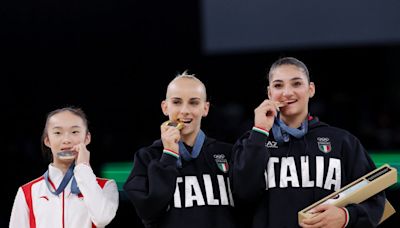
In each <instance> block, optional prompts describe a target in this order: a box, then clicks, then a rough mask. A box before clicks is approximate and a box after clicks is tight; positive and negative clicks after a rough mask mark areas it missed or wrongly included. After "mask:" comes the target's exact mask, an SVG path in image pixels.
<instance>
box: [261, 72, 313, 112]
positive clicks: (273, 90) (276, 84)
mask: <svg viewBox="0 0 400 228" xmlns="http://www.w3.org/2000/svg"><path fill="white" fill-rule="evenodd" d="M314 93H315V86H314V83H312V82H309V80H308V77H307V75H306V74H305V72H304V70H303V69H301V68H299V67H297V66H295V65H290V64H284V65H280V66H278V67H276V68H274V69H273V70H272V71H271V72H270V85H269V86H268V97H269V99H271V100H274V101H278V102H281V103H283V104H286V105H285V106H284V107H282V108H280V111H281V117H282V118H283V119H285V118H287V119H294V118H295V119H297V118H302V119H304V118H305V117H306V116H307V114H308V102H309V99H310V97H312V96H314Z"/></svg>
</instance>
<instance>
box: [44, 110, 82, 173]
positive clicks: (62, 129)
mask: <svg viewBox="0 0 400 228" xmlns="http://www.w3.org/2000/svg"><path fill="white" fill-rule="evenodd" d="M79 143H84V144H85V145H88V144H89V143H90V133H89V132H88V130H87V126H86V124H85V122H84V121H83V119H82V118H81V117H80V116H77V115H75V114H74V113H72V112H70V111H62V112H58V113H56V114H54V115H52V116H51V117H50V118H49V119H48V121H47V125H46V129H45V137H44V144H45V145H46V146H47V147H48V148H50V149H51V152H52V154H53V161H54V164H55V165H57V164H61V163H71V162H72V160H62V159H59V158H58V156H57V153H59V152H61V151H68V150H71V148H72V147H73V146H75V145H77V144H79Z"/></svg>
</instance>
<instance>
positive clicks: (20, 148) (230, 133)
mask: <svg viewBox="0 0 400 228" xmlns="http://www.w3.org/2000/svg"><path fill="white" fill-rule="evenodd" d="M216 1H217V0H216ZM232 2H235V4H231V3H230V2H229V1H223V0H220V1H218V4H216V5H212V4H210V1H206V0H204V1H200V0H190V1H174V2H171V1H136V0H132V1H125V0H124V1H122V0H120V1H106V0H97V1H94V0H86V1H76V0H72V1H59V0H55V1H54V0H52V1H49V0H41V1H28V0H13V1H2V2H1V3H0V6H1V8H0V10H1V11H0V26H1V27H0V48H1V49H0V57H1V60H0V100H1V106H0V107H1V119H2V133H1V141H0V142H1V145H2V153H3V157H2V158H3V159H2V163H3V164H2V165H1V169H2V173H3V178H4V179H5V180H4V181H3V184H2V189H3V190H2V192H3V193H2V194H3V196H4V197H3V202H2V206H1V207H0V210H1V213H0V216H1V218H0V227H7V226H8V221H9V216H10V213H11V207H12V203H13V199H14V197H15V194H16V192H17V188H18V187H19V186H20V185H22V184H24V183H26V182H28V181H30V180H32V179H34V178H36V177H38V176H40V175H42V174H43V172H44V171H45V170H46V167H47V164H48V161H46V160H44V159H43V158H42V156H41V152H40V135H41V132H42V129H43V126H44V122H45V116H46V114H47V113H48V112H49V111H51V110H53V109H56V108H60V107H62V106H65V105H75V106H79V107H82V108H83V109H84V110H85V111H86V113H87V115H88V117H89V121H90V129H91V132H92V143H91V145H90V146H89V150H90V151H91V152H92V158H91V163H92V166H93V168H94V169H95V172H96V173H97V174H99V173H100V170H101V167H102V165H103V164H105V163H107V162H120V161H132V158H133V154H134V152H135V151H136V150H137V149H138V148H140V147H141V146H145V145H148V144H150V143H151V142H152V141H153V140H154V139H157V138H158V137H159V124H160V123H161V122H162V121H164V120H165V117H164V116H163V115H162V113H161V110H160V102H161V100H162V99H163V97H164V95H165V88H166V85H167V84H168V82H169V81H170V80H171V79H172V78H173V77H174V76H175V75H176V74H177V73H180V72H182V71H184V70H186V69H188V70H189V73H194V74H196V76H198V77H199V78H200V79H201V80H202V81H203V82H204V83H205V84H206V86H207V90H208V91H207V92H208V96H209V99H210V102H211V104H212V106H211V111H210V114H209V116H208V117H207V118H206V119H204V121H203V129H204V130H205V132H206V133H207V134H208V135H210V136H212V137H215V138H218V139H221V140H225V141H228V142H231V143H233V142H234V141H235V139H236V138H237V137H238V136H239V135H241V134H242V133H243V132H244V131H245V130H247V129H249V127H250V126H251V125H252V115H253V110H254V108H255V107H256V106H257V105H258V104H259V103H260V102H261V101H262V100H263V99H264V98H265V91H266V79H265V75H266V71H267V69H268V67H269V65H270V64H271V63H272V62H273V61H275V60H276V59H277V58H279V57H282V56H294V57H297V58H299V59H301V60H303V61H304V62H305V63H306V64H307V66H308V67H309V70H310V73H311V78H312V80H313V81H314V82H315V83H316V92H317V93H316V96H315V97H314V98H312V100H311V104H310V110H311V112H312V113H314V114H315V115H317V116H319V117H320V119H321V120H322V121H324V122H328V123H329V124H331V125H334V126H337V127H342V128H345V129H347V130H349V131H350V132H352V133H353V134H354V135H356V136H357V137H358V138H360V140H361V141H362V142H363V144H364V146H365V147H366V148H367V149H368V150H370V151H386V150H390V151H393V150H394V151H396V150H399V148H400V125H399V124H400V122H398V121H397V119H398V116H399V114H400V108H399V106H398V104H400V102H399V101H400V92H399V91H398V85H399V81H400V77H399V76H400V69H399V62H400V36H399V32H400V20H399V18H398V17H396V15H395V14H393V12H400V6H399V4H398V3H397V2H396V1H388V2H389V3H390V4H388V5H384V3H380V4H381V5H379V7H377V8H372V9H370V10H365V8H364V10H362V6H363V4H361V5H359V4H358V3H359V2H357V1H355V3H354V4H351V5H350V6H351V7H350V8H349V7H347V8H346V5H345V4H346V3H345V2H341V1H339V2H338V5H334V4H333V5H332V6H331V4H332V3H330V4H329V7H333V10H330V8H329V7H328V8H322V11H318V8H313V7H311V6H312V5H309V6H310V7H309V8H310V11H309V12H305V11H304V10H307V9H308V7H307V5H306V6H304V7H302V8H301V12H303V13H300V14H299V13H297V14H296V13H287V12H286V13H285V15H284V16H282V17H280V15H281V14H280V13H279V12H276V11H275V8H274V7H276V9H279V10H283V12H285V9H286V7H289V6H290V3H288V1H283V2H285V4H286V5H279V1H278V2H275V1H272V3H273V4H270V5H267V6H265V5H263V4H262V3H261V2H259V1H253V2H252V4H257V3H259V4H261V5H260V7H261V6H262V7H270V8H268V9H266V10H265V13H264V11H262V10H259V11H257V12H256V13H254V14H253V13H252V12H253V11H252V10H257V9H260V7H254V8H250V9H249V8H246V5H244V6H242V9H247V10H248V11H247V13H248V14H246V15H243V14H241V13H240V9H241V7H240V6H241V5H240V4H239V3H238V1H232ZM311 3H313V2H311ZM364 3H365V2H364ZM369 3H371V1H369ZM340 4H343V5H340ZM371 4H372V6H374V3H373V2H372V3H371ZM382 4H383V5H382ZM386 4H387V3H386ZM365 5H367V6H368V7H371V5H368V4H364V6H365ZM225 6H226V9H229V10H227V11H223V10H222V11H218V10H221V9H225V8H224V7H225ZM234 6H235V7H237V6H239V8H235V7H234ZM322 6H323V4H322ZM322 6H321V3H319V7H322ZM384 6H386V7H384ZM341 7H342V8H341ZM358 7H360V8H358ZM271 8H272V9H271ZM290 9H291V12H297V11H296V7H293V6H292V7H290ZM349 9H350V11H349ZM359 9H361V11H358V10H359ZM249 12H250V13H249ZM272 12H274V13H272ZM328 12H334V14H332V15H326V13H328ZM342 12H345V14H341V13H342ZM357 12H362V13H360V14H357ZM235 13H236V14H235ZM310 13H314V14H311V15H310ZM248 15H253V16H254V15H256V17H254V18H250V17H249V16H248ZM268 15H269V16H271V15H272V16H271V17H269V18H268V17H264V16H268ZM304 15H307V18H306V19H305V20H299V18H303V17H302V16H304ZM342 15H346V17H345V20H343V17H342ZM382 15H386V17H383V18H384V19H385V20H383V21H379V18H382V17H380V16H382ZM322 18H324V19H322ZM340 18H342V19H341V20H339V19H340ZM351 18H358V19H357V20H355V22H354V23H350V22H351V21H350V20H351ZM360 18H361V19H360ZM215 19H217V20H215ZM327 19H329V20H327ZM369 19H371V20H369ZM266 21H268V23H258V22H266ZM219 22H225V23H219ZM227 22H230V23H229V24H228V25H227V24H226V23H227ZM296 22H299V23H300V24H298V23H296ZM311 22H313V23H316V24H315V25H314V24H312V23H311ZM328 22H329V23H328ZM252 25H254V27H252ZM272 25H273V26H275V27H271V26H272ZM218 26H220V27H218ZM227 26H228V27H227ZM256 26H259V27H256ZM290 26H292V27H290ZM307 26H308V27H307ZM349 26H350V27H349ZM396 26H398V27H396ZM360 27H362V29H361V30H360V29H359V28H360ZM330 28H332V29H330ZM341 28H343V30H341ZM232 31H233V32H232ZM257 31H259V36H258V35H257V34H254V32H257ZM279 31H280V32H279ZM282 31H284V32H282ZM288 31H289V32H288ZM290 31H292V33H290ZM321 31H322V32H321ZM329 31H334V33H329ZM327 32H328V33H327ZM278 33H279V35H276V34H278ZM377 34H379V35H377ZM255 37H261V38H262V39H254V38H255ZM263 37H269V38H274V39H271V40H266V39H264V38H263ZM280 40H282V41H283V42H281V43H280V42H279V41H280ZM299 41H301V42H299ZM271 43H272V44H273V45H271ZM225 44H227V45H225ZM219 47H221V48H219ZM387 193H388V198H389V200H391V201H392V203H393V204H394V206H395V207H396V209H397V210H398V211H399V210H400V197H399V195H400V194H399V190H398V189H395V190H390V191H388V192H387ZM124 199H125V197H124V194H123V193H121V202H120V207H119V209H118V212H117V216H116V218H115V219H114V221H113V222H112V223H111V224H110V225H109V227H124V226H123V225H122V224H126V223H128V224H132V226H135V227H140V221H139V220H138V219H137V217H136V216H135V211H134V208H133V206H132V205H131V204H130V203H129V202H128V201H127V200H124ZM399 221H400V219H399V216H398V214H396V215H395V216H392V217H391V218H390V219H389V220H388V221H387V222H385V224H384V225H383V226H382V227H394V226H395V225H394V224H395V223H397V224H398V222H399Z"/></svg>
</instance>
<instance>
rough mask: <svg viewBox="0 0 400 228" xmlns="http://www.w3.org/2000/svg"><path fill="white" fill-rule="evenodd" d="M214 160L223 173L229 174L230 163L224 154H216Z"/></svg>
mask: <svg viewBox="0 0 400 228" xmlns="http://www.w3.org/2000/svg"><path fill="white" fill-rule="evenodd" d="M214 159H215V162H216V163H217V166H218V168H219V169H220V170H221V171H222V172H224V173H227V172H228V171H229V163H228V160H226V158H225V155H224V154H214Z"/></svg>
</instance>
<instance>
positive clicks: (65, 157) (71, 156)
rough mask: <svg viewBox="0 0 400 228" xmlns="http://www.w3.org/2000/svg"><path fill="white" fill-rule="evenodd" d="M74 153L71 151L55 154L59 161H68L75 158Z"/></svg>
mask: <svg viewBox="0 0 400 228" xmlns="http://www.w3.org/2000/svg"><path fill="white" fill-rule="evenodd" d="M75 154H76V153H75V152H73V151H61V152H58V153H57V156H58V158H59V159H63V160H70V159H74V158H75Z"/></svg>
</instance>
